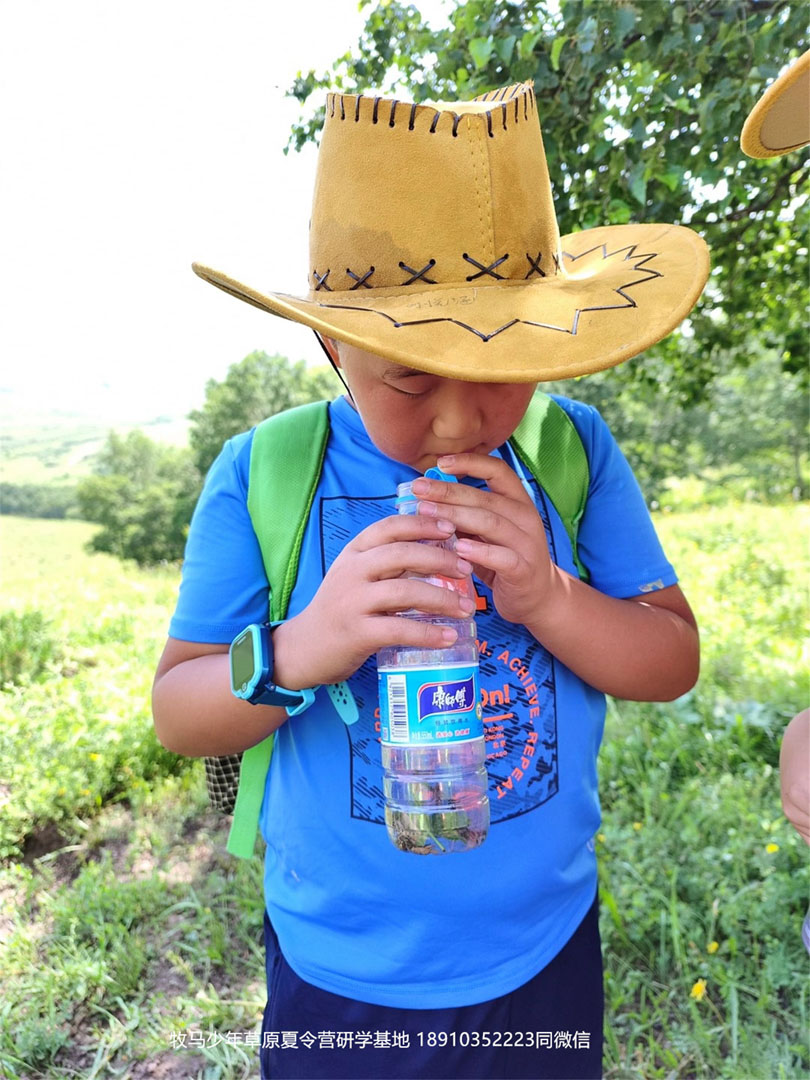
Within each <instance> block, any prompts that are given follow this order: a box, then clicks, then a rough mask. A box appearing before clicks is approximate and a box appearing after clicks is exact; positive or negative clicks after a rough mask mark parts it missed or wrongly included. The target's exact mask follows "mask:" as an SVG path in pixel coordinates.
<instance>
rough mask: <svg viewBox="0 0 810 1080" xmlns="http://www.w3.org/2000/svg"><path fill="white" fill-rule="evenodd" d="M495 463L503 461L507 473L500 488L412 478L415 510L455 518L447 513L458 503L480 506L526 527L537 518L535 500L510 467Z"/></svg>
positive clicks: (478, 455)
mask: <svg viewBox="0 0 810 1080" xmlns="http://www.w3.org/2000/svg"><path fill="white" fill-rule="evenodd" d="M465 456H469V457H475V458H477V459H479V460H485V461H486V460H489V459H485V458H481V455H480V454H470V455H465ZM496 464H501V465H503V467H504V469H506V472H507V473H508V474H509V475H508V476H507V477H506V478H505V479H504V478H503V477H501V479H502V480H503V483H501V484H500V487H501V488H502V489H503V490H502V491H497V490H495V489H494V488H492V489H490V488H479V487H473V486H472V485H470V484H451V483H447V482H446V481H444V480H432V479H428V478H426V477H420V478H419V479H418V480H414V482H413V493H414V494H415V495H416V496H417V499H418V502H417V512H418V513H420V514H427V515H429V516H432V517H434V518H436V519H437V520H438V519H439V518H443V517H445V516H447V518H448V519H449V520H451V521H453V522H455V521H456V518H455V517H453V515H452V514H451V513H450V511H451V510H452V509H454V508H456V507H460V506H461V507H464V506H466V507H480V508H482V509H489V510H491V511H492V512H494V513H498V514H501V515H502V516H503V517H505V518H508V519H509V520H511V521H516V522H520V523H521V524H522V526H523V528H529V527H530V526H531V524H532V523H534V522H536V521H537V518H538V514H537V508H536V507H535V505H534V502H533V501H532V500H531V498H530V497H529V495H528V493H527V492H526V491H525V490H524V489H523V484H522V482H521V481H520V479H519V478H518V477H517V476H516V475H515V474H514V473H513V472H512V471H511V469H509V468H508V466H506V465H504V464H503V462H500V463H498V462H496ZM481 472H484V469H481Z"/></svg>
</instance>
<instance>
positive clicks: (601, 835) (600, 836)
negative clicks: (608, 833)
mask: <svg viewBox="0 0 810 1080" xmlns="http://www.w3.org/2000/svg"><path fill="white" fill-rule="evenodd" d="M596 839H597V840H598V841H599V843H600V844H604V842H605V834H604V833H603V832H598V833H597V834H596Z"/></svg>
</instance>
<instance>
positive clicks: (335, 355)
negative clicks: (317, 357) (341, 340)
mask: <svg viewBox="0 0 810 1080" xmlns="http://www.w3.org/2000/svg"><path fill="white" fill-rule="evenodd" d="M318 337H320V339H321V344H322V345H323V348H324V352H325V353H326V354H327V356H328V357H329V359H330V360H331V361H332V363H333V364H334V365H335V367H340V353H339V351H338V343H337V342H336V341H335V339H334V338H330V337H321V335H320V334H319V335H318Z"/></svg>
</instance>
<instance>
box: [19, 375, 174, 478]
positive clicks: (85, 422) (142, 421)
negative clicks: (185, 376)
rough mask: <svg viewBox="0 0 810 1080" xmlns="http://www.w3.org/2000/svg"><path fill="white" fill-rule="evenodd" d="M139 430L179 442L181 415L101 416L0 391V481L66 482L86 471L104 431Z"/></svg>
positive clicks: (98, 446)
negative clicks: (36, 403)
mask: <svg viewBox="0 0 810 1080" xmlns="http://www.w3.org/2000/svg"><path fill="white" fill-rule="evenodd" d="M135 428H140V430H141V431H143V433H144V434H145V435H148V436H149V438H150V439H154V440H155V441H156V442H163V443H168V444H169V445H171V446H184V445H185V444H186V442H187V440H188V428H189V422H188V420H187V419H186V417H185V416H157V417H155V416H153V417H143V418H138V417H133V418H126V417H124V416H121V415H119V416H118V417H113V418H110V419H105V417H104V414H103V412H102V411H96V410H94V409H92V410H91V409H89V408H88V409H87V410H86V411H80V410H69V409H68V410H61V409H58V408H51V409H47V408H46V409H36V408H32V407H30V406H27V405H23V404H22V403H20V402H19V401H15V400H14V396H13V395H10V394H7V393H6V394H0V482H3V483H7V484H47V485H56V486H62V485H71V484H75V483H76V481H77V480H79V479H81V478H82V477H83V476H87V475H88V474H89V473H90V472H91V471H92V465H93V459H94V457H95V455H96V454H97V453H98V452H99V450H100V449H101V448H102V446H103V445H104V442H105V441H106V439H107V435H108V434H109V432H110V431H113V430H114V431H117V432H119V433H120V434H124V435H125V434H126V433H127V432H128V431H132V430H134V429H135Z"/></svg>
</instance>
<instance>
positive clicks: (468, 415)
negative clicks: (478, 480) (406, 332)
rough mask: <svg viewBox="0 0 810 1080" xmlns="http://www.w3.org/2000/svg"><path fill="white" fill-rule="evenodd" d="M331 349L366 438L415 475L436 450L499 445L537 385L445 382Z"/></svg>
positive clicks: (353, 351)
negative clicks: (366, 434)
mask: <svg viewBox="0 0 810 1080" xmlns="http://www.w3.org/2000/svg"><path fill="white" fill-rule="evenodd" d="M333 344H334V343H332V342H329V345H330V346H331V345H333ZM330 351H333V350H330ZM335 351H336V352H337V355H338V356H339V359H338V360H337V363H338V364H339V366H340V367H341V368H342V369H343V374H344V375H345V377H346V382H347V383H348V386H349V389H350V390H351V396H352V403H353V404H354V406H355V408H356V409H357V411H358V412H359V413H360V416H361V417H362V419H363V423H364V425H365V428H366V431H367V432H368V434H369V437H370V438H371V441H372V442H373V443H374V445H375V446H376V447H377V449H378V450H380V451H382V453H383V454H385V455H386V457H390V458H393V459H394V461H401V462H403V463H404V464H406V465H410V466H411V467H412V468H414V469H416V470H417V471H418V472H424V471H425V470H426V469H429V468H430V467H431V466H433V465H435V464H436V459H437V458H438V457H440V456H441V455H442V454H461V453H465V452H467V453H469V452H472V453H479V454H488V453H489V452H490V451H491V450H494V449H495V447H497V446H500V445H501V444H502V443H504V442H505V441H506V440H507V439H508V438H509V436H510V435H511V434H512V432H513V431H514V430H515V428H516V427H517V426H518V424H519V423H520V421H521V419H522V418H523V414H524V413H525V412H526V409H527V408H528V405H529V401H530V399H531V396H532V394H533V393H534V390H535V387H536V386H537V383H479V382H462V381H461V380H459V379H446V378H444V377H442V376H440V375H430V374H428V373H427V372H424V371H415V370H414V369H413V368H407V367H403V366H402V365H401V364H397V363H395V362H394V361H392V360H386V359H384V358H383V357H381V356H375V355H373V354H372V353H367V352H364V351H363V350H362V349H358V348H356V347H355V346H353V345H344V344H342V343H341V344H339V345H338V346H337V349H336V350H335Z"/></svg>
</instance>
